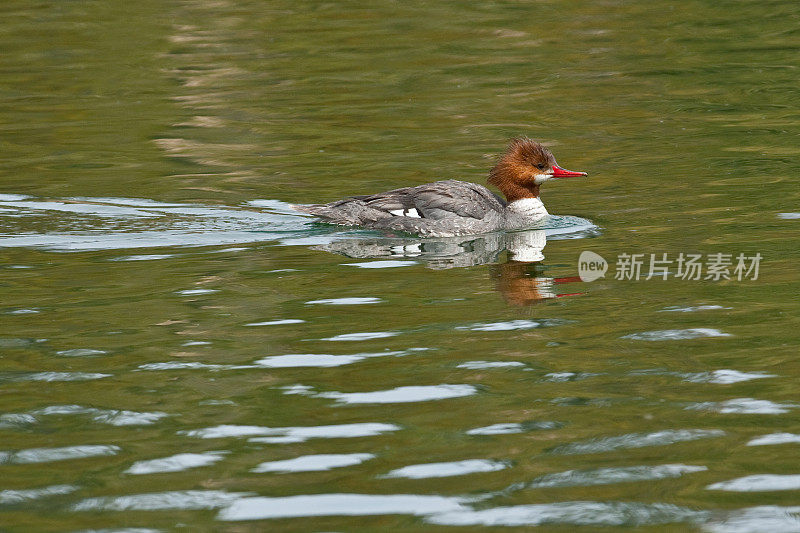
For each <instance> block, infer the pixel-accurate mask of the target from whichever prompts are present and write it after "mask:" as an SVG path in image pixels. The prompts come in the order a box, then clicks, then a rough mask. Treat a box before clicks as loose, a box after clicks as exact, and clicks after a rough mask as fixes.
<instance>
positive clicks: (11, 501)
mask: <svg viewBox="0 0 800 533" xmlns="http://www.w3.org/2000/svg"><path fill="white" fill-rule="evenodd" d="M76 490H78V487H76V486H75V485H50V486H49V487H42V488H40V489H22V490H11V489H5V490H0V505H16V504H20V503H25V502H28V501H31V500H38V499H40V498H46V497H48V496H61V495H63V494H70V493H72V492H75V491H76Z"/></svg>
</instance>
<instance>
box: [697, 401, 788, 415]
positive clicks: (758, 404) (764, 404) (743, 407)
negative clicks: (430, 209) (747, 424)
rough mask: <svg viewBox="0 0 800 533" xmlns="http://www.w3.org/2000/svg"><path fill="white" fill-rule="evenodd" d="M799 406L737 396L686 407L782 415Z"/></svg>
mask: <svg viewBox="0 0 800 533" xmlns="http://www.w3.org/2000/svg"><path fill="white" fill-rule="evenodd" d="M797 407H800V404H796V403H775V402H771V401H769V400H756V399H754V398H735V399H733V400H727V401H724V402H700V403H695V404H692V405H689V406H688V407H686V409H690V410H698V411H714V412H717V413H723V414H729V413H734V414H748V415H780V414H784V413H788V412H789V411H790V410H791V409H795V408H797Z"/></svg>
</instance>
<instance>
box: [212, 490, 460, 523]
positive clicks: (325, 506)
mask: <svg viewBox="0 0 800 533" xmlns="http://www.w3.org/2000/svg"><path fill="white" fill-rule="evenodd" d="M465 501H466V499H464V498H456V497H448V496H426V495H425V496H423V495H415V494H387V495H383V494H312V495H303V496H286V497H277V498H268V497H256V498H242V499H239V500H236V501H234V502H232V503H231V504H230V505H229V506H228V507H226V508H225V509H222V510H221V511H220V513H219V515H218V516H217V518H218V519H219V520H263V519H268V518H299V517H307V516H370V515H389V514H408V515H414V516H424V515H430V514H433V513H443V512H462V511H467V510H468V508H467V507H464V505H463V503H464V502H465Z"/></svg>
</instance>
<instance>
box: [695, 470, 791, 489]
mask: <svg viewBox="0 0 800 533" xmlns="http://www.w3.org/2000/svg"><path fill="white" fill-rule="evenodd" d="M706 488H707V489H708V490H726V491H730V492H768V491H778V490H799V489H800V474H756V475H753V476H745V477H740V478H737V479H732V480H730V481H720V482H719V483H712V484H711V485H709V486H708V487H706Z"/></svg>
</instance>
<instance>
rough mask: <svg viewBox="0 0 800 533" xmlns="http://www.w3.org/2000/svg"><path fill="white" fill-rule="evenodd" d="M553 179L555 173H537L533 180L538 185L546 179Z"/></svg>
mask: <svg viewBox="0 0 800 533" xmlns="http://www.w3.org/2000/svg"><path fill="white" fill-rule="evenodd" d="M551 179H553V175H552V174H536V175H535V176H534V177H533V182H534V183H535V184H536V185H540V184H542V183H544V182H545V181H547V180H551Z"/></svg>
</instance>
